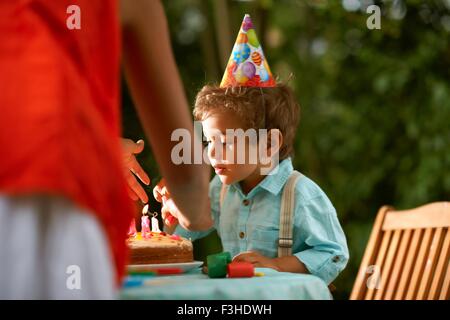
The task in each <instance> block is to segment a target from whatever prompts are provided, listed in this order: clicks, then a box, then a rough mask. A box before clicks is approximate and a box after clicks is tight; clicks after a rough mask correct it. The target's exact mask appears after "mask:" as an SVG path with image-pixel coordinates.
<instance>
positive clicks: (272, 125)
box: [193, 84, 300, 160]
mask: <svg viewBox="0 0 450 320" xmlns="http://www.w3.org/2000/svg"><path fill="white" fill-rule="evenodd" d="M217 111H232V112H234V113H235V114H237V116H238V117H239V118H240V119H242V120H243V121H244V124H245V126H246V128H242V129H244V130H247V129H251V128H253V129H255V130H258V129H267V130H270V129H279V130H280V132H281V134H282V135H283V144H282V146H281V148H280V152H279V158H280V160H283V159H285V158H287V157H289V156H293V153H294V148H293V144H294V139H295V134H296V131H297V127H298V123H299V121H300V106H299V104H298V103H297V100H296V98H295V95H294V93H293V92H292V90H291V89H290V88H289V87H288V86H287V85H286V84H278V85H277V86H276V87H271V88H260V87H231V88H220V87H219V86H217V85H206V86H204V87H203V88H202V89H201V90H200V91H199V93H198V94H197V97H196V99H195V107H194V112H193V113H194V118H195V120H197V121H203V120H204V119H206V118H208V117H209V116H210V115H211V114H212V113H214V112H217Z"/></svg>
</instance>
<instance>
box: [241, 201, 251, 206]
mask: <svg viewBox="0 0 450 320" xmlns="http://www.w3.org/2000/svg"><path fill="white" fill-rule="evenodd" d="M242 203H243V204H244V206H248V205H249V204H250V200H248V199H244V201H242Z"/></svg>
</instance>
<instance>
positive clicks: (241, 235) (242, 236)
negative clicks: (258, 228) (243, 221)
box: [239, 231, 245, 239]
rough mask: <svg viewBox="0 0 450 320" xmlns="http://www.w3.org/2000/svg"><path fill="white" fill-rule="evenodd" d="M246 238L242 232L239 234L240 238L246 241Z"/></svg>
mask: <svg viewBox="0 0 450 320" xmlns="http://www.w3.org/2000/svg"><path fill="white" fill-rule="evenodd" d="M244 237H245V233H244V232H242V231H241V232H239V238H241V239H244Z"/></svg>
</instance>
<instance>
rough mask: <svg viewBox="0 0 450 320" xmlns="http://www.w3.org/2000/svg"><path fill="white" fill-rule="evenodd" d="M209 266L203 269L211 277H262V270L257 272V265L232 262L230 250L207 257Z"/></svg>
mask: <svg viewBox="0 0 450 320" xmlns="http://www.w3.org/2000/svg"><path fill="white" fill-rule="evenodd" d="M206 261H207V267H205V268H204V269H203V272H204V273H207V274H208V276H209V277H210V278H225V277H227V276H228V278H251V277H254V276H257V277H260V276H263V275H264V274H263V273H262V272H255V267H254V265H253V264H251V263H250V262H231V254H230V253H229V252H221V253H216V254H212V255H209V256H208V257H207V258H206Z"/></svg>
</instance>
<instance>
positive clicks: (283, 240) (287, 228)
mask: <svg viewBox="0 0 450 320" xmlns="http://www.w3.org/2000/svg"><path fill="white" fill-rule="evenodd" d="M300 176H301V174H300V172H298V171H295V170H294V171H293V172H292V174H291V176H290V177H289V179H288V181H287V182H286V184H285V186H284V189H283V194H282V196H281V209H280V231H279V235H278V257H285V256H290V255H292V244H293V240H292V230H293V223H292V219H293V216H294V212H295V185H296V184H297V181H298V179H299V178H300Z"/></svg>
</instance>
